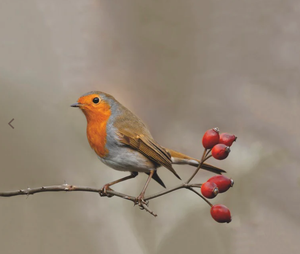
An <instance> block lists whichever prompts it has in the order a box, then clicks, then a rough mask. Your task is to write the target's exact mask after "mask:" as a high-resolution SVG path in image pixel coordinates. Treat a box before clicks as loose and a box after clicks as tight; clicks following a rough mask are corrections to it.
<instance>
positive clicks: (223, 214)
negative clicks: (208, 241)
mask: <svg viewBox="0 0 300 254" xmlns="http://www.w3.org/2000/svg"><path fill="white" fill-rule="evenodd" d="M210 214H211V216H212V217H213V219H214V220H215V221H217V222H220V223H224V222H227V223H229V222H230V221H231V214H230V211H229V209H228V208H227V207H226V206H224V205H213V206H212V207H211V209H210Z"/></svg>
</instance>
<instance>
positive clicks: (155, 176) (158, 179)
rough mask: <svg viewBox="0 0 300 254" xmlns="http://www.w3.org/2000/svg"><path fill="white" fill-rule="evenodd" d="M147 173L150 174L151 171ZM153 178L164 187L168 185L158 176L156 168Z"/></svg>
mask: <svg viewBox="0 0 300 254" xmlns="http://www.w3.org/2000/svg"><path fill="white" fill-rule="evenodd" d="M146 174H147V175H149V174H150V173H149V172H146ZM152 178H153V179H154V180H155V181H156V182H157V183H159V184H160V185H161V186H162V187H164V188H166V185H165V184H164V182H163V181H162V180H161V179H160V177H159V176H158V174H157V172H156V170H155V172H154V174H153V176H152Z"/></svg>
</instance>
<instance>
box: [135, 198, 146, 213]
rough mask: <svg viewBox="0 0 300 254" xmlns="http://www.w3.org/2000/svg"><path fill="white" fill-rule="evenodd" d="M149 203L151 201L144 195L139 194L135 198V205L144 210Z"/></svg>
mask: <svg viewBox="0 0 300 254" xmlns="http://www.w3.org/2000/svg"><path fill="white" fill-rule="evenodd" d="M148 204H149V201H145V200H144V196H143V195H139V196H138V197H137V198H136V199H135V203H134V205H138V206H139V208H140V209H141V210H144V209H145V206H148Z"/></svg>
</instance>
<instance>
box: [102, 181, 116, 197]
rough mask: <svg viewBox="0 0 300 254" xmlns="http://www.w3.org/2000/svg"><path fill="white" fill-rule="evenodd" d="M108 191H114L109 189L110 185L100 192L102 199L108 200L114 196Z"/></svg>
mask: <svg viewBox="0 0 300 254" xmlns="http://www.w3.org/2000/svg"><path fill="white" fill-rule="evenodd" d="M107 191H113V189H111V188H109V185H108V184H105V185H104V186H103V187H102V189H101V190H100V192H99V195H100V196H101V197H108V198H111V197H112V196H113V195H111V194H109V193H107Z"/></svg>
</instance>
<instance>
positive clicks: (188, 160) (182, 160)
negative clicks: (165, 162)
mask: <svg viewBox="0 0 300 254" xmlns="http://www.w3.org/2000/svg"><path fill="white" fill-rule="evenodd" d="M166 150H167V151H168V153H169V154H170V155H171V159H172V163H173V164H187V165H191V166H194V167H198V166H199V163H200V161H199V160H197V159H194V158H192V157H189V156H187V155H185V154H182V153H179V152H176V151H174V150H171V149H166ZM201 168H202V169H205V170H207V171H210V172H213V173H216V174H220V175H221V174H222V173H226V171H225V170H223V169H221V168H218V167H215V166H213V165H210V164H207V163H203V164H202V166H201Z"/></svg>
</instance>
